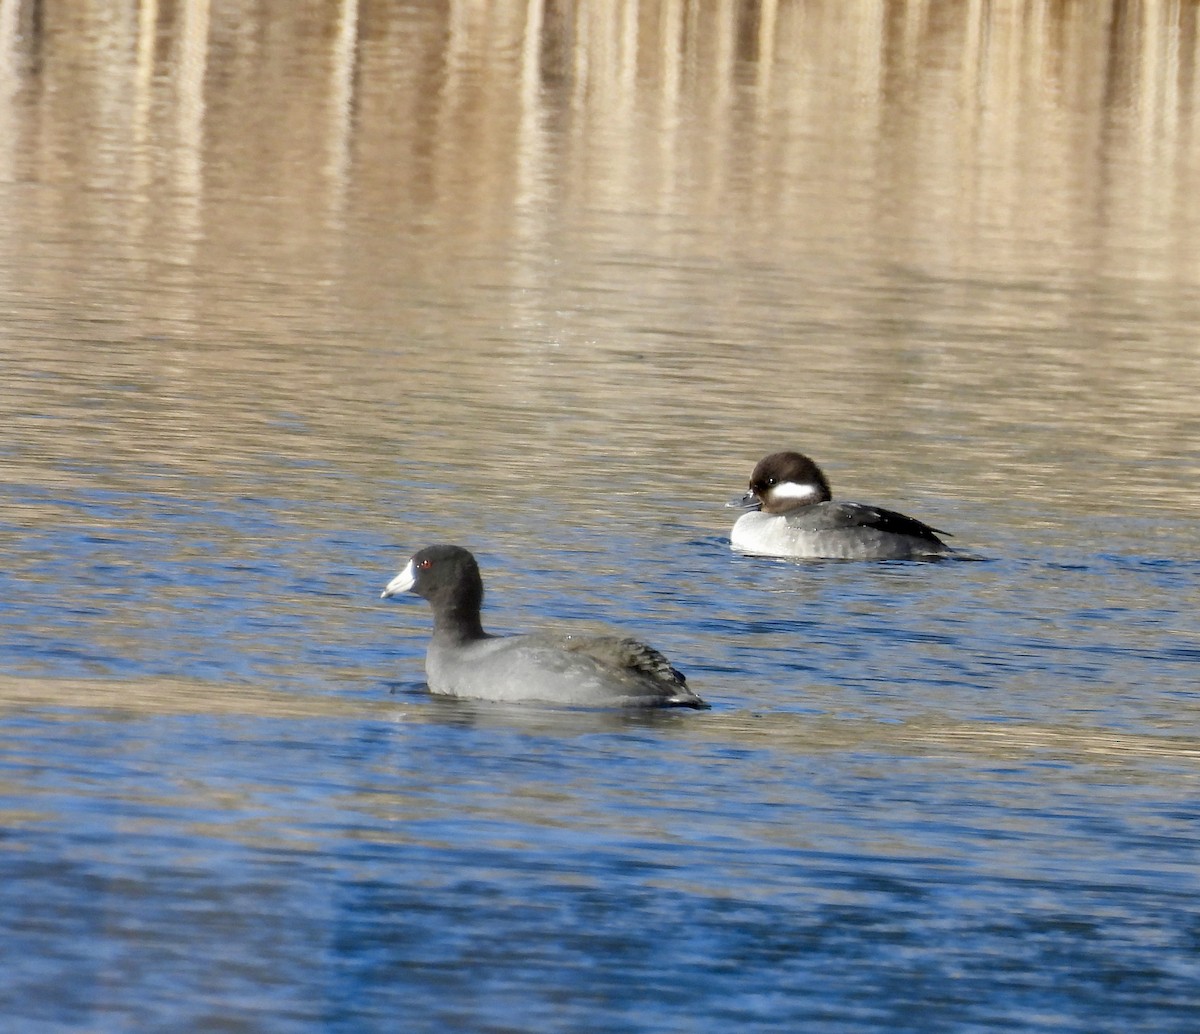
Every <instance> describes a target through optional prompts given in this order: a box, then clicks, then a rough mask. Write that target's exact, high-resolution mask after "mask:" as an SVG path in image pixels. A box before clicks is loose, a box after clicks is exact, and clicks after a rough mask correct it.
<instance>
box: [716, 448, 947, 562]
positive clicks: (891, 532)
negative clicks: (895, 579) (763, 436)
mask: <svg viewBox="0 0 1200 1034" xmlns="http://www.w3.org/2000/svg"><path fill="white" fill-rule="evenodd" d="M729 505H730V506H741V507H752V508H753V509H751V511H750V512H749V513H744V514H742V516H741V517H739V518H738V519H737V521H736V522H735V523H734V525H733V533H732V534H731V535H730V544H731V545H732V546H733V548H734V549H737V550H740V551H742V552H744V553H757V554H759V555H761V556H779V557H812V558H817V557H825V558H830V559H840V560H911V559H914V558H917V557H929V556H940V555H943V554H946V553H952V552H953V550H952V549H951V548H950V547H949V546H947V545H946V543H944V542H943V541H942V540H941V539H940V538H938V536H939V535H945V534H946V532H944V531H938V530H937V529H936V528H931V527H930V526H929V525H928V524H923V523H922V522H921V521H918V520H916V519H915V518H913V517H906V516H905V515H904V514H902V513H896V512H895V511H893V510H884V509H881V508H880V507H878V506H868V505H866V504H865V503H842V502H834V501H833V498H832V494H831V493H830V491H829V482H828V481H826V480H825V475H824V474H822V473H821V468H820V467H818V466H817V465H816V464H815V463H814V462H813V461H812V460H810V459H809V458H808V457H807V456H804V455H802V454H800V453H798V452H773V453H771V455H770V456H766V457H764V458H763V459H761V460H759V461H758V464H757V465H756V466H755V468H754V473H753V474H751V475H750V490H749V491H748V492H747V493H746V494H745V495H743V496H742V497H741V498H739V499H735V500H733V501H731V502H730V503H729Z"/></svg>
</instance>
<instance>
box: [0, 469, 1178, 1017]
mask: <svg viewBox="0 0 1200 1034" xmlns="http://www.w3.org/2000/svg"><path fill="white" fill-rule="evenodd" d="M8 501H9V503H10V504H13V505H10V506H9V508H8V512H10V513H13V512H25V513H26V514H37V515H40V516H42V517H45V516H46V515H47V514H49V513H50V512H51V511H53V512H55V513H56V514H57V518H58V526H57V527H54V526H52V525H51V524H50V522H48V521H47V522H43V523H41V524H40V525H39V526H36V527H29V526H24V527H22V526H20V525H19V524H18V523H17V522H10V523H8V524H7V525H6V526H5V527H4V529H3V537H4V540H5V543H6V546H7V547H8V548H7V552H8V555H9V556H10V557H12V558H13V559H12V560H11V561H10V564H9V566H8V568H7V569H6V570H5V571H4V573H3V576H2V577H0V591H2V592H3V595H4V597H5V598H6V599H7V600H8V601H9V604H8V606H7V607H6V608H5V610H4V611H3V617H2V618H0V643H2V644H3V655H4V658H5V669H6V671H7V672H8V673H9V674H8V675H6V676H5V678H4V680H3V681H0V699H3V700H4V701H5V706H4V709H3V717H2V720H0V750H2V753H0V788H2V793H0V815H3V817H4V822H3V834H2V841H0V929H3V930H4V934H3V939H2V943H3V946H4V957H5V966H4V975H3V977H2V978H0V996H2V997H0V1007H2V1011H3V1014H4V1015H5V1016H6V1018H7V1022H9V1023H10V1024H12V1025H13V1027H12V1029H14V1030H17V1029H19V1030H30V1031H42V1030H45V1031H50V1030H79V1029H87V1030H93V1031H124V1030H168V1029H169V1030H181V1029H194V1030H199V1029H213V1030H271V1031H292V1030H296V1031H301V1030H313V1029H325V1030H345V1031H367V1030H395V1029H404V1030H413V1031H425V1030H427V1031H438V1030H464V1031H465V1030H471V1031H483V1030H486V1031H521V1030H534V1029H536V1030H603V1031H629V1030H646V1031H650V1030H654V1031H663V1030H671V1031H675V1030H677V1031H717V1030H728V1029H739V1030H761V1031H773V1030H779V1029H806V1030H828V1031H843V1030H850V1031H874V1030H881V1029H889V1030H905V1031H909V1030H911V1031H942V1030H945V1031H951V1030H953V1031H964V1030H966V1031H970V1030H996V1031H1001V1030H1003V1031H1010V1030H1018V1029H1019V1030H1045V1031H1051V1030H1053V1031H1060V1030H1067V1031H1080V1032H1082V1031H1089V1032H1095V1031H1128V1030H1131V1029H1153V1030H1156V1031H1191V1030H1194V1029H1195V1017H1196V1015H1197V1014H1198V1013H1197V1009H1198V1008H1200V979H1198V978H1200V963H1198V962H1197V959H1198V958H1200V952H1198V950H1197V949H1198V948H1200V906H1197V900H1200V899H1198V897H1197V890H1198V889H1200V887H1198V883H1200V878H1198V876H1197V874H1198V873H1200V848H1198V846H1197V845H1198V840H1197V838H1196V837H1195V826H1196V821H1197V819H1198V818H1200V805H1198V804H1197V801H1198V800H1200V796H1198V794H1197V791H1198V789H1200V738H1198V737H1197V736H1196V735H1195V728H1196V718H1197V711H1198V709H1200V706H1198V703H1197V698H1196V695H1195V693H1194V689H1193V680H1194V673H1195V670H1196V668H1195V666H1196V660H1197V656H1198V655H1197V644H1198V642H1200V640H1198V639H1197V636H1196V625H1195V619H1194V618H1193V616H1192V615H1191V613H1190V610H1189V609H1188V608H1185V607H1183V606H1181V605H1180V604H1181V600H1183V599H1186V598H1195V590H1196V587H1197V585H1196V583H1197V574H1198V572H1200V565H1198V564H1197V563H1196V562H1195V561H1194V560H1192V559H1191V558H1188V557H1184V558H1181V559H1177V558H1174V557H1171V556H1146V555H1129V554H1122V553H1117V552H1114V553H1096V552H1091V553H1076V554H1074V555H1072V556H1071V557H1070V559H1069V560H1068V558H1067V557H1066V556H1065V555H1064V554H1065V553H1066V551H1065V550H1054V549H1052V548H1051V549H1047V550H1046V551H1045V553H1044V555H1041V556H1025V557H1020V556H1013V555H1005V553H1011V547H1012V545H1013V543H1012V542H1011V541H1009V542H1004V543H1002V545H1004V546H1005V547H1006V548H1005V550H997V551H996V553H997V555H993V556H991V557H986V558H985V559H983V560H981V561H976V562H954V561H952V562H943V563H932V564H920V563H914V564H909V563H892V564H883V565H859V564H840V563H831V564H821V563H815V564H812V563H810V564H790V563H783V562H774V561H763V560H754V559H750V558H744V557H738V556H735V555H733V554H731V553H730V552H729V550H728V546H727V543H726V542H725V541H724V540H723V539H722V537H721V536H720V535H719V534H710V533H709V530H708V526H709V525H713V524H717V523H718V522H720V521H722V520H724V519H725V514H724V513H722V512H721V511H720V510H719V508H718V506H717V505H716V504H714V505H713V507H711V508H710V507H706V506H704V505H702V503H700V502H699V501H698V502H697V503H696V505H695V506H693V507H692V508H690V509H689V510H688V511H687V513H686V516H685V519H683V520H681V521H678V522H676V526H675V527H670V526H668V525H663V526H662V527H660V529H659V530H658V532H657V533H656V534H655V533H651V534H650V536H649V538H648V540H647V541H646V542H644V543H643V544H642V546H641V552H640V553H637V554H635V552H634V551H635V550H637V549H638V547H637V546H636V545H635V544H634V543H633V542H632V541H631V538H630V536H625V538H624V540H622V539H621V537H619V536H618V539H617V540H616V542H615V548H613V549H611V550H610V551H609V552H607V553H605V554H602V555H597V554H596V553H595V552H594V551H592V552H589V550H588V548H587V547H588V546H589V545H592V546H594V545H595V544H596V543H595V541H594V537H595V536H597V535H598V534H599V531H598V529H599V528H601V527H602V524H601V523H600V522H597V524H596V526H595V527H589V526H588V522H584V523H583V524H582V525H581V527H580V528H579V529H577V531H576V534H577V535H578V537H579V543H578V545H577V547H576V548H574V549H571V548H562V549H558V550H547V551H546V552H545V553H543V554H540V555H539V556H537V557H530V556H528V555H527V554H526V555H525V556H524V561H525V562H524V564H523V566H522V565H518V564H515V563H514V559H517V560H520V559H521V554H520V553H519V552H518V545H519V543H518V540H517V539H516V538H515V536H514V537H513V538H512V539H508V540H506V539H503V538H502V539H501V540H500V541H499V542H498V544H497V546H496V547H495V548H493V549H491V550H488V551H482V552H481V560H482V562H483V564H484V571H485V578H487V577H488V575H489V573H493V572H494V574H495V578H491V579H489V584H491V583H500V585H501V586H502V587H503V588H502V589H498V590H497V591H495V592H492V593H491V596H492V597H493V598H491V599H490V601H489V604H490V605H489V608H488V611H487V617H488V618H489V619H490V620H489V624H490V625H491V626H492V627H495V628H518V627H527V626H528V625H530V624H534V623H538V622H544V621H548V620H550V619H552V618H554V617H556V616H561V615H562V614H564V613H569V614H571V615H572V616H573V617H577V618H580V619H587V620H598V619H600V618H602V617H608V618H610V619H611V620H614V621H616V622H617V623H618V624H621V625H623V626H627V627H636V628H638V629H639V630H640V631H643V632H644V633H646V634H647V635H649V637H650V638H652V640H653V641H654V642H655V643H656V645H659V646H660V647H661V648H663V649H664V650H666V651H667V652H668V653H669V654H670V655H671V656H672V658H673V659H674V660H675V662H676V663H677V664H679V665H681V666H682V667H684V668H685V670H686V671H687V672H688V674H689V677H690V678H691V681H692V683H693V684H694V685H695V686H696V688H697V689H698V690H699V691H700V692H702V693H703V694H704V695H705V697H706V698H707V699H709V700H710V701H711V702H712V704H713V709H712V710H711V711H709V712H702V713H687V714H678V713H663V714H658V713H654V714H648V715H622V714H606V713H596V712H570V711H555V710H553V709H541V708H502V707H494V706H489V705H474V704H465V703H456V702H450V701H440V700H436V699H433V698H430V697H429V696H428V694H427V693H426V692H425V690H424V687H423V683H422V676H421V669H420V664H421V656H422V651H423V645H424V637H425V635H426V634H427V629H428V616H427V614H426V613H425V610H424V606H423V604H421V603H420V601H417V600H415V599H414V601H413V602H412V603H407V602H406V603H403V604H401V605H394V604H389V603H387V602H384V601H379V600H378V599H377V595H378V590H379V588H380V586H381V585H382V584H383V583H384V582H386V580H387V579H388V578H389V577H390V575H391V574H392V573H394V572H393V569H394V568H395V567H397V566H398V564H399V563H400V562H401V561H402V559H403V556H402V554H400V553H399V552H397V550H396V547H395V544H394V543H392V542H390V541H387V540H386V538H385V537H384V536H382V535H379V534H372V532H371V530H370V528H371V524H372V522H371V521H370V520H365V521H364V522H363V523H364V526H365V527H366V529H367V530H362V529H359V530H353V529H349V528H347V527H344V526H343V525H342V520H343V519H344V517H345V514H344V513H343V512H341V510H340V509H339V508H335V509H334V510H333V511H332V512H331V513H330V514H328V515H327V520H326V521H312V520H311V515H304V516H303V517H302V515H301V511H299V509H298V508H297V507H296V505H295V501H294V500H293V501H288V500H282V499H274V500H272V499H265V498H246V499H243V500H240V501H238V502H236V503H234V504H233V505H230V504H229V503H228V501H227V502H226V504H225V506H223V507H222V508H220V509H219V510H218V509H214V508H213V507H211V506H208V505H206V504H205V502H204V500H203V499H201V498H199V497H193V498H187V497H184V496H180V495H170V494H164V495H161V496H160V497H157V498H156V497H153V496H150V495H140V496H134V495H132V494H130V495H126V494H123V493H121V492H119V491H103V492H99V491H98V492H94V493H87V494H85V495H83V496H81V497H80V498H78V499H76V500H75V501H74V503H73V504H72V505H71V506H60V505H58V504H56V503H55V501H54V498H53V496H52V494H51V493H45V492H42V493H38V492H26V493H25V494H24V495H23V496H22V497H21V498H18V499H15V500H14V499H12V498H11V496H10V499H9V500H8ZM138 514H140V519H139V520H137V522H136V523H131V515H135V516H136V515H138ZM693 518H694V520H693ZM523 519H524V517H522V516H521V515H518V516H516V517H514V518H513V520H514V521H515V522H516V523H519V522H520V521H521V520H523ZM689 525H690V526H689ZM380 527H382V525H380ZM464 530H466V529H464ZM970 530H976V529H970ZM505 565H509V570H508V577H504V574H503V572H504V570H505ZM518 566H521V569H520V570H517V571H515V572H514V570H513V569H514V568H517V567H518ZM571 600H575V601H577V605H576V606H574V607H570V609H565V608H567V607H568V606H569V601H571ZM622 601H623V602H622Z"/></svg>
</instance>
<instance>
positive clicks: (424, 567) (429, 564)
mask: <svg viewBox="0 0 1200 1034" xmlns="http://www.w3.org/2000/svg"><path fill="white" fill-rule="evenodd" d="M432 566H433V561H432V560H422V561H421V562H420V563H419V564H417V567H419V568H420V569H421V570H422V571H428V570H429V569H430V568H431V567H432Z"/></svg>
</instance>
